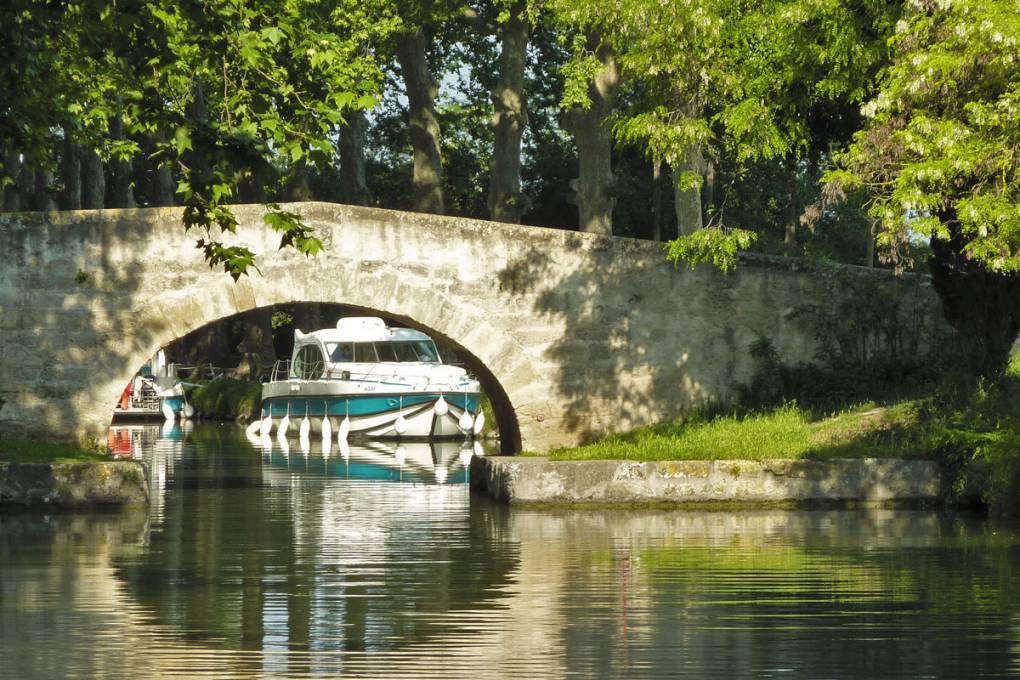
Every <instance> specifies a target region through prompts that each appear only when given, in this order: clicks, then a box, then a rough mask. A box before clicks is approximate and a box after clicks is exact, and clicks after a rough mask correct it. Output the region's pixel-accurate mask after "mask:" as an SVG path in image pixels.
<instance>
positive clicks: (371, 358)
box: [354, 342, 379, 363]
mask: <svg viewBox="0 0 1020 680" xmlns="http://www.w3.org/2000/svg"><path fill="white" fill-rule="evenodd" d="M354 360H355V361H358V362H362V363H375V362H377V361H379V358H378V357H377V356H376V354H375V345H374V344H372V343H371V342H356V343H354Z"/></svg>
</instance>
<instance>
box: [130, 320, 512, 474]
mask: <svg viewBox="0 0 1020 680" xmlns="http://www.w3.org/2000/svg"><path fill="white" fill-rule="evenodd" d="M350 316H373V317H379V318H381V319H383V321H384V322H385V323H386V325H387V326H391V327H403V328H410V329H413V330H416V331H419V332H421V333H424V334H425V335H427V336H429V337H430V338H432V339H433V340H434V341H435V343H436V346H437V348H438V349H439V354H440V357H441V360H442V362H443V363H444V364H455V365H460V366H462V367H464V368H465V369H466V370H467V371H468V372H469V373H470V374H471V375H472V376H474V377H475V378H476V379H477V380H478V382H479V383H480V385H481V391H482V393H483V394H484V397H485V400H486V402H487V403H488V405H489V413H488V414H487V417H486V423H487V425H488V428H487V429H489V433H490V434H489V438H495V439H497V440H498V450H499V452H500V453H501V454H503V455H509V454H515V453H519V452H520V451H521V448H522V442H521V432H520V427H519V424H518V422H517V416H516V413H515V411H514V408H513V405H512V403H511V399H510V396H509V394H508V393H507V391H506V390H505V389H504V387H503V386H502V384H501V383H500V381H499V379H498V378H497V376H496V374H495V373H494V372H493V371H492V370H491V369H490V368H489V367H488V366H487V365H486V364H485V362H484V361H483V360H482V359H481V358H479V357H478V356H477V355H476V353H474V352H472V351H471V350H470V349H468V348H467V347H466V346H465V345H464V344H463V343H461V342H458V341H457V340H456V339H454V338H452V337H450V336H449V335H447V334H445V333H443V332H441V331H439V330H436V329H434V328H431V327H429V326H427V325H426V324H423V323H420V322H418V321H416V320H415V319H413V318H411V317H409V316H404V315H400V314H393V313H388V312H385V311H381V310H378V309H375V308H372V307H367V306H360V305H348V304H340V303H335V302H317V301H293V302H283V303H277V304H271V305H265V306H260V307H255V308H253V309H249V310H247V311H244V312H239V313H236V314H232V315H228V316H223V317H220V318H218V319H215V320H212V321H206V322H204V323H203V322H202V320H194V321H195V323H193V324H192V325H193V326H194V328H192V329H191V330H189V331H188V332H186V333H184V334H182V335H179V336H176V337H172V338H171V339H170V341H169V342H166V343H165V344H163V345H162V346H158V347H155V348H153V350H152V354H151V359H150V360H149V361H148V362H147V363H146V364H143V366H142V368H141V369H140V370H135V371H131V368H129V367H125V368H124V370H125V371H131V372H130V373H129V374H128V375H127V376H126V377H125V379H124V381H123V383H122V384H125V385H127V386H128V390H130V389H131V387H132V386H139V385H141V384H142V382H141V380H140V378H145V379H147V380H148V379H151V378H155V377H157V376H155V375H151V373H155V370H154V369H155V368H157V367H159V368H161V369H162V371H163V372H164V375H167V374H170V375H173V376H174V377H175V378H177V379H178V380H179V381H182V382H185V383H194V382H196V381H204V380H209V379H211V378H216V377H227V378H231V379H233V380H234V381H238V382H248V383H249V384H252V385H256V384H258V383H262V382H266V381H267V380H269V379H271V378H272V376H273V370H274V367H276V370H279V368H280V365H279V364H278V362H281V361H289V360H290V359H291V352H292V349H293V347H294V331H295V330H301V331H302V332H304V333H308V332H311V331H315V330H320V329H323V328H333V327H335V326H336V323H337V320H338V319H339V318H342V317H350ZM147 371H148V372H149V373H150V374H149V375H147V374H146V372H147ZM155 382H156V381H152V382H151V383H150V384H152V385H155ZM163 382H164V383H166V382H167V380H164V381H163ZM128 390H125V391H124V392H122V393H121V395H120V398H119V399H118V402H117V409H115V410H114V418H115V419H120V417H122V416H123V414H124V410H123V408H122V407H123V406H124V405H125V403H127V401H125V399H126V396H125V395H126V394H127V392H128ZM151 393H152V389H151V388H150V389H149V390H148V396H150V397H151ZM148 403H149V405H150V408H151V404H152V401H151V399H150V400H149V402H148ZM203 415H209V414H203ZM212 415H214V416H218V417H220V418H222V417H223V416H229V417H230V418H229V419H234V418H237V417H238V416H242V417H244V416H248V417H251V416H252V415H256V414H243V413H236V412H230V411H226V412H220V413H218V414H212ZM256 417H257V415H256ZM493 434H494V435H495V436H494V437H493Z"/></svg>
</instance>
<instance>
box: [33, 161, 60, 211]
mask: <svg viewBox="0 0 1020 680" xmlns="http://www.w3.org/2000/svg"><path fill="white" fill-rule="evenodd" d="M32 207H33V208H34V209H35V210H40V211H42V212H49V211H51V210H56V209H57V202H56V201H54V200H53V173H52V172H50V171H49V170H36V172H35V190H34V191H33V201H32Z"/></svg>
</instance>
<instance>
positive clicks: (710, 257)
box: [666, 227, 757, 273]
mask: <svg viewBox="0 0 1020 680" xmlns="http://www.w3.org/2000/svg"><path fill="white" fill-rule="evenodd" d="M756 238H757V234H755V233H754V232H752V231H747V230H744V229H725V228H723V227H705V228H703V229H698V230H697V231H695V232H693V233H691V234H683V235H680V236H678V237H677V238H676V239H674V240H672V241H670V242H669V243H668V244H666V248H667V255H666V257H667V258H668V259H669V261H670V262H672V263H673V264H674V265H676V266H677V267H679V266H680V262H686V263H687V266H689V267H690V268H691V269H694V268H695V267H696V266H698V265H699V264H702V263H705V262H710V263H711V264H713V265H715V266H716V267H717V268H718V269H720V270H721V271H723V272H724V273H725V272H729V271H731V270H732V269H733V268H734V267H736V266H737V252H738V251H740V250H747V249H748V248H750V247H751V244H752V243H754V240H755V239H756Z"/></svg>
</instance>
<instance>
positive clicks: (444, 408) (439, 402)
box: [432, 396, 450, 416]
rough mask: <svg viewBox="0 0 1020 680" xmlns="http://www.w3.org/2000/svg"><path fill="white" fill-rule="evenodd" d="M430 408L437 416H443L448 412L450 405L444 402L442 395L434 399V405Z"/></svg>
mask: <svg viewBox="0 0 1020 680" xmlns="http://www.w3.org/2000/svg"><path fill="white" fill-rule="evenodd" d="M432 410H433V411H435V412H436V415H437V416H445V415H446V414H447V413H449V412H450V405H449V404H447V403H446V400H445V399H443V397H442V396H440V397H439V398H438V399H436V403H435V406H433V407H432Z"/></svg>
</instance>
